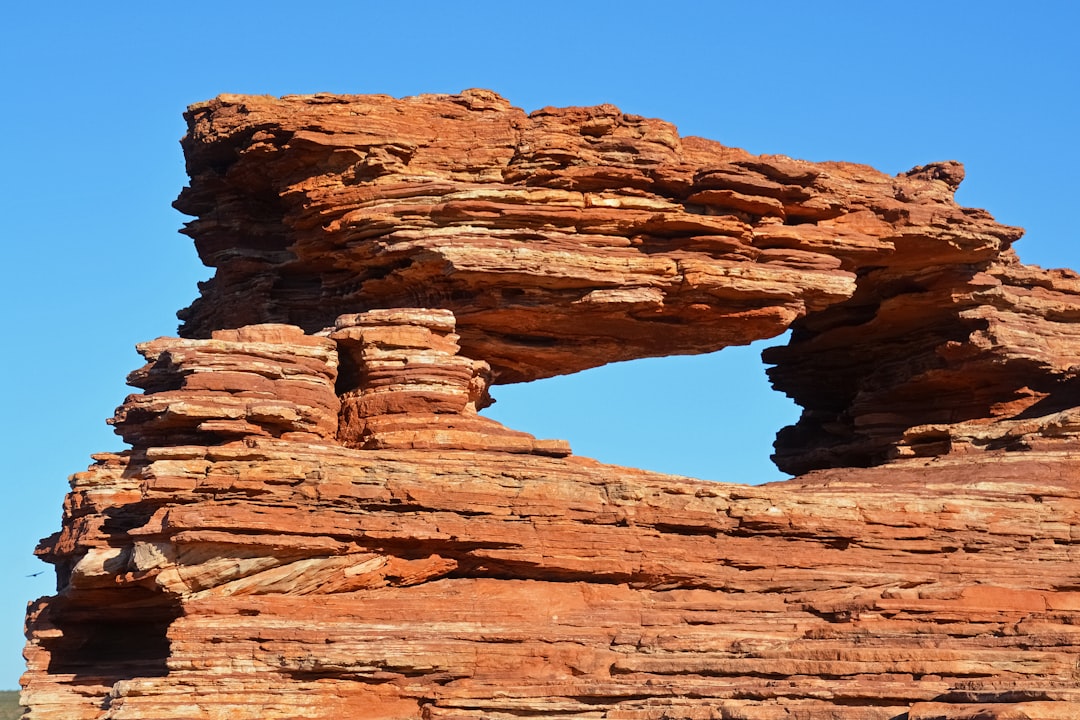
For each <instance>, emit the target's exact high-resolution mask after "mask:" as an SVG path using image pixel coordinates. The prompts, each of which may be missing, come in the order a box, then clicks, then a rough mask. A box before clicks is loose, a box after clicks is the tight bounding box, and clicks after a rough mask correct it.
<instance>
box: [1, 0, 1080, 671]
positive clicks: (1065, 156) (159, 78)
mask: <svg viewBox="0 0 1080 720" xmlns="http://www.w3.org/2000/svg"><path fill="white" fill-rule="evenodd" d="M751 5H753V6H754V7H751ZM1077 7H1080V6H1078V5H1077V4H1076V3H1073V2H1066V1H1064V0H1062V1H1059V2H1038V1H1036V2H1027V3H1017V2H997V1H983V2H974V1H972V2H940V0H937V1H935V2H925V1H922V0H916V1H911V0H909V1H908V2H903V3H871V2H861V1H851V2H812V3H811V2H804V1H803V2H781V1H774V2H761V3H749V2H745V0H741V1H739V2H721V1H714V2H706V1H704V0H703V1H702V2H696V3H695V2H666V3H654V2H637V1H633V0H621V1H603V0H593V1H592V2H580V0H578V1H576V2H536V3H528V4H526V3H513V2H505V0H504V1H503V2H472V3H470V2H421V1H417V0H414V1H413V2H408V3H405V2H362V1H359V0H357V1H355V2H332V1H331V2H318V3H295V2H289V3H286V2H275V1H264V2H247V1H240V0H230V1H229V2H212V3H211V2H204V1H202V0H191V1H189V2H185V3H134V2H111V3H83V2H41V3H33V4H30V3H12V4H11V7H8V8H6V9H5V12H4V15H5V18H4V22H3V23H2V25H0V66H2V67H3V68H4V71H3V84H4V88H3V89H4V92H3V95H2V98H3V99H2V101H0V102H2V103H3V106H2V112H0V163H2V172H0V204H2V205H0V240H2V243H3V245H2V247H3V249H4V260H5V263H4V266H5V267H4V270H5V272H4V282H3V283H2V284H0V288H2V290H0V291H2V293H3V305H2V307H3V328H4V334H5V337H6V339H5V341H4V343H3V348H4V350H3V352H0V362H2V366H0V383H2V384H3V385H2V398H3V410H4V412H3V423H4V426H3V434H2V437H3V440H4V447H3V450H4V458H5V468H6V473H5V474H6V493H5V494H6V502H4V503H3V504H2V507H3V513H4V515H3V518H2V523H0V532H2V533H3V541H2V542H0V547H2V549H3V572H4V590H3V593H2V594H0V600H2V603H0V688H9V687H15V686H16V684H17V681H18V676H19V674H20V672H21V669H22V660H21V657H20V650H21V646H22V642H23V641H22V614H23V609H24V607H25V603H26V602H27V601H28V600H29V599H31V598H34V597H37V596H39V595H45V594H48V593H50V592H51V590H52V583H53V579H52V572H51V570H50V569H49V568H47V567H46V566H45V565H43V564H41V563H40V562H38V561H37V560H35V559H34V558H33V557H32V556H31V551H32V549H33V547H34V545H35V543H36V541H37V540H38V538H40V537H43V536H45V535H48V534H49V533H51V532H53V531H55V530H57V529H58V528H59V522H60V506H61V501H62V497H63V493H64V492H65V491H66V489H67V483H66V478H67V476H68V475H69V474H71V473H73V472H76V471H78V470H81V469H84V468H85V467H86V465H87V464H88V462H89V454H90V453H92V452H96V451H100V450H112V449H119V448H120V447H121V444H120V442H119V440H118V439H117V438H115V437H114V436H113V435H112V433H111V431H110V429H109V428H108V427H106V426H105V424H104V422H103V421H104V418H106V417H108V416H110V415H111V414H112V410H113V408H114V407H115V406H116V405H117V404H119V403H120V402H121V401H122V400H123V398H124V396H125V394H126V393H127V392H128V389H127V388H126V387H125V386H124V382H123V381H124V377H125V375H126V374H127V373H128V372H129V371H130V370H132V369H134V368H135V367H137V366H138V365H139V364H140V360H139V358H138V356H137V355H136V354H135V352H134V350H133V346H134V344H135V343H136V342H139V341H142V340H146V339H150V338H153V337H157V336H160V335H173V334H175V331H176V320H175V317H174V313H175V311H176V310H177V309H179V308H181V307H183V306H185V305H187V304H188V303H189V302H190V300H191V299H192V298H193V297H194V295H195V293H196V289H195V283H196V282H197V281H198V280H201V279H203V278H205V277H206V276H207V271H206V269H205V268H203V267H202V266H201V265H200V264H199V262H198V259H197V257H196V255H195V252H194V249H193V247H192V246H191V244H190V242H189V241H188V240H187V239H186V238H184V237H183V236H180V235H177V234H176V230H177V228H178V227H179V225H180V223H181V222H182V220H183V218H182V217H181V216H180V215H179V213H177V212H175V211H174V210H172V209H171V208H170V203H171V201H172V200H173V198H174V197H175V196H176V194H177V193H178V192H179V190H180V188H181V187H182V186H183V184H184V182H185V174H184V165H183V159H182V156H181V153H180V147H179V145H178V143H177V141H178V139H179V138H180V136H181V135H182V134H183V132H184V124H183V120H182V118H181V113H182V112H183V110H184V108H185V106H186V105H188V104H189V103H192V102H196V101H199V100H203V99H206V98H209V97H212V96H214V95H216V94H218V93H222V92H230V93H265V94H274V95H280V94H287V93H308V92H318V91H329V92H341V93H388V94H391V95H395V96H402V95H413V94H417V93H430V92H457V91H460V90H462V89H463V88H468V87H488V88H492V89H494V90H496V91H498V92H500V93H501V94H503V95H504V96H506V97H507V98H509V99H510V100H511V101H512V102H514V103H515V104H517V105H519V106H522V107H524V108H526V109H535V108H538V107H542V106H544V105H591V104H596V103H605V102H608V103H614V104H616V105H618V106H619V107H621V108H622V109H623V110H625V111H627V112H632V113H637V114H641V115H648V116H654V117H662V118H664V119H666V120H669V121H672V122H674V123H675V124H676V125H677V126H678V127H679V128H680V131H681V132H682V133H683V134H684V135H703V136H706V137H710V138H713V139H716V140H719V141H721V142H724V143H726V144H729V145H735V146H740V147H744V148H747V149H749V150H751V151H753V152H757V153H763V152H770V153H782V154H786V155H791V156H794V157H800V158H806V159H810V160H849V161H855V162H862V163H867V164H870V165H873V166H875V167H877V168H879V169H881V170H884V171H887V172H890V173H896V172H900V171H903V170H907V169H909V168H911V167H912V166H915V165H920V164H924V163H927V162H930V161H934V160H943V159H957V160H961V161H962V162H964V163H965V164H966V166H967V171H968V179H967V180H966V181H965V182H964V184H963V186H962V187H961V190H960V193H959V198H960V200H961V201H962V202H963V203H965V204H967V205H973V206H979V207H985V208H987V209H989V210H990V211H991V212H992V213H993V214H994V215H995V216H996V217H997V218H998V219H999V220H1001V221H1003V222H1007V223H1010V224H1016V225H1022V226H1024V227H1026V228H1027V229H1028V236H1027V237H1026V238H1025V239H1024V240H1022V241H1021V243H1020V245H1019V246H1018V249H1019V251H1020V254H1021V257H1022V258H1024V260H1026V261H1027V262H1035V263H1038V264H1041V265H1044V266H1055V267H1060V266H1065V267H1074V268H1076V267H1080V246H1078V244H1077V242H1076V232H1077V231H1076V224H1075V214H1076V212H1075V211H1076V208H1077V198H1078V196H1080V180H1078V176H1080V152H1078V141H1077V133H1078V130H1080V113H1078V103H1080V101H1078V95H1080V50H1078V48H1080V43H1077V41H1076V37H1075V29H1076V27H1077V26H1078V21H1080V11H1078V10H1077ZM759 351H760V348H754V349H752V350H751V351H750V352H747V351H746V350H745V349H743V350H742V351H739V350H736V349H729V350H725V351H723V352H722V353H720V354H719V355H718V356H710V357H699V358H680V359H668V360H664V361H642V362H639V363H632V364H629V365H624V366H617V367H610V368H605V369H601V370H595V371H590V372H588V373H583V374H581V375H580V376H575V377H573V378H565V379H555V380H550V381H545V382H544V383H538V384H535V385H533V386H517V387H508V388H504V389H501V390H499V389H497V391H496V398H498V399H499V400H500V402H499V404H498V405H497V406H496V409H497V411H498V416H499V417H500V418H501V419H506V420H508V421H509V422H510V424H513V425H514V426H516V427H518V428H521V429H526V430H530V431H533V432H536V433H537V434H539V435H542V436H545V437H551V436H559V437H565V438H569V439H570V440H571V443H572V445H573V447H574V449H575V451H576V452H577V453H578V454H583V455H591V456H594V457H598V458H600V459H602V460H605V461H609V462H613V463H618V464H628V465H639V466H643V467H648V468H651V469H658V470H664V471H669V472H675V473H681V474H690V475H696V476H699V477H705V478H712V479H720V480H727V481H734V482H760V481H764V480H771V479H776V478H778V477H779V475H778V473H777V472H776V471H775V469H774V468H772V466H771V464H770V463H769V461H768V454H769V452H770V446H771V442H772V436H773V433H774V431H775V430H776V429H777V428H779V427H780V426H781V425H783V424H786V423H787V422H789V421H791V420H792V419H793V418H794V417H795V413H796V411H795V410H794V408H793V407H792V406H791V405H790V403H788V402H787V401H786V400H785V399H784V398H783V397H781V396H779V395H778V394H776V393H773V392H772V391H771V390H769V389H768V386H767V384H766V382H765V378H764V371H763V368H762V366H761V363H760V361H759V359H758V357H757V353H758V352H759ZM39 570H46V572H45V573H43V574H41V575H39V576H37V577H27V576H28V575H30V574H31V573H36V572H38V571H39Z"/></svg>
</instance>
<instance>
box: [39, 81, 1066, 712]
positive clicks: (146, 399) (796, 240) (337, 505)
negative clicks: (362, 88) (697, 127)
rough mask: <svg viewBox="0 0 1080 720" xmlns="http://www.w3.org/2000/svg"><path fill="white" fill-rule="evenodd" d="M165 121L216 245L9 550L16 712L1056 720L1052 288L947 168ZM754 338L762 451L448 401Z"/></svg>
mask: <svg viewBox="0 0 1080 720" xmlns="http://www.w3.org/2000/svg"><path fill="white" fill-rule="evenodd" d="M188 116H189V122H190V131H189V135H188V137H187V138H186V139H185V150H186V152H187V154H188V161H189V170H190V172H191V175H192V185H191V188H189V189H188V190H186V191H185V192H184V195H183V196H182V198H181V200H180V201H179V205H180V207H182V208H184V209H185V210H187V211H190V212H192V213H194V214H196V215H198V219H197V220H195V221H194V222H193V223H192V224H191V226H190V228H189V232H190V234H192V236H193V237H194V238H195V239H196V245H197V247H198V248H199V252H200V254H201V255H202V257H203V258H204V260H206V261H207V263H208V264H211V265H213V266H215V267H217V275H216V277H215V280H214V281H213V282H211V283H210V284H208V285H207V286H206V288H205V290H204V295H203V297H202V298H200V299H199V300H197V301H196V303H195V304H194V305H193V306H192V307H191V308H190V309H189V310H187V311H185V319H186V323H185V327H184V334H185V335H186V336H187V337H186V338H184V339H173V338H160V339H158V340H155V341H152V342H150V343H145V344H143V345H141V346H140V352H141V353H142V354H143V356H144V357H145V358H146V359H147V365H146V366H145V367H143V368H141V369H140V370H137V371H135V372H134V373H132V374H131V376H130V377H129V381H130V382H131V384H133V385H135V386H136V387H139V388H141V389H142V390H143V393H142V394H141V395H132V396H130V397H129V398H128V399H127V400H125V402H124V404H123V405H122V406H121V407H120V408H119V409H118V410H117V413H116V416H115V417H114V419H113V424H114V425H115V427H116V430H117V432H118V433H120V434H121V435H122V436H123V437H124V439H125V440H127V441H128V442H129V443H131V445H132V448H131V450H129V451H126V452H123V453H105V454H101V455H97V456H94V459H95V464H94V465H92V466H91V467H90V468H89V469H88V470H87V471H85V472H82V473H77V474H76V475H74V476H72V479H71V484H72V490H71V493H70V494H69V495H68V497H67V499H66V501H65V506H64V518H63V524H62V528H61V530H60V531H59V532H58V533H57V534H55V535H53V536H51V537H49V538H46V539H45V540H43V541H42V543H41V545H40V546H39V550H38V553H39V555H40V556H41V557H42V558H43V559H45V560H47V561H48V562H51V563H53V564H54V565H55V566H56V569H57V577H58V590H57V593H56V595H54V596H51V597H47V598H42V599H40V600H38V601H36V602H35V603H33V604H32V605H31V607H30V611H29V613H28V617H27V634H28V644H27V649H26V657H27V663H28V672H27V674H26V675H25V676H24V678H23V683H24V694H23V701H24V703H25V704H26V705H27V706H28V707H29V708H30V710H29V715H28V717H29V718H30V719H31V720H34V719H39V720H45V719H53V718H57V719H58V718H63V719H64V720H82V719H86V720H90V719H93V720H106V719H110V720H125V719H128V718H139V719H143V720H145V719H157V720H190V719H192V718H205V719H218V718H230V719H238V718H253V719H254V718H259V719H260V720H261V719H264V718H293V717H306V718H327V719H330V718H335V719H336V718H343V717H348V718H371V719H375V718H386V719H390V718H395V719H401V718H416V719H418V720H419V719H421V718H424V719H427V720H436V719H437V720H448V719H451V718H470V719H476V718H485V719H487V720H499V719H504V718H509V717H521V716H525V715H528V716H534V717H552V718H578V719H580V720H584V719H585V718H613V719H614V718H638V719H654V720H659V719H661V718H714V719H724V720H737V719H738V720H781V719H783V720H898V719H899V718H907V719H908V720H976V719H978V720H1006V719H1010V720H1011V719H1014V718H1028V719H1031V718H1040V719H1044V720H1061V719H1063V718H1075V717H1080V679H1078V678H1080V676H1078V671H1077V668H1078V667H1080V630H1077V628H1080V571H1078V570H1077V565H1076V562H1075V557H1074V555H1075V553H1074V552H1073V550H1072V548H1073V547H1076V545H1077V543H1078V542H1080V531H1078V530H1077V527H1080V452H1077V450H1078V448H1077V442H1078V434H1080V410H1078V408H1077V405H1078V404H1080V403H1078V402H1077V399H1076V398H1077V395H1076V393H1075V392H1074V391H1075V387H1076V382H1078V381H1077V379H1076V376H1075V372H1076V370H1075V368H1076V363H1075V362H1074V358H1075V357H1076V356H1077V355H1078V353H1077V350H1078V349H1080V348H1076V347H1074V345H1076V344H1077V342H1078V341H1077V340H1076V337H1077V333H1076V331H1075V328H1074V326H1075V323H1076V320H1077V318H1080V303H1078V300H1077V297H1078V293H1080V279H1078V277H1077V276H1076V275H1075V274H1073V273H1071V272H1069V271H1044V270H1041V269H1039V268H1034V267H1030V266H1024V265H1022V264H1020V263H1019V262H1018V261H1017V260H1016V258H1015V256H1013V255H1012V254H1011V251H1009V249H1008V245H1009V243H1010V242H1011V241H1012V240H1015V239H1016V237H1018V234H1019V233H1018V231H1016V230H1015V229H1012V228H1005V227H1003V226H1000V225H998V224H996V223H995V222H993V220H992V219H991V218H990V217H989V215H987V214H986V213H984V212H983V211H977V210H970V209H966V208H960V207H958V206H957V205H956V204H955V203H954V201H953V199H952V193H953V191H955V189H956V187H957V185H958V184H959V182H960V180H961V179H962V177H963V169H962V167H960V166H959V164H957V163H938V164H934V165H929V166H924V167H921V168H916V169H914V170H912V171H911V172H909V173H906V174H904V175H902V176H900V177H897V178H889V177H886V176H884V175H881V174H880V173H877V172H876V171H873V170H871V169H869V168H865V167H861V166H855V165H844V164H833V163H829V164H817V165H815V164H811V163H805V162H800V161H795V160H791V159H788V158H782V157H753V156H750V155H749V154H747V153H745V152H743V151H740V150H735V149H731V148H724V147H722V146H720V145H717V144H715V143H712V142H710V141H706V140H701V139H698V138H679V136H678V134H677V133H676V132H675V130H674V128H672V127H671V126H670V125H668V124H667V123H663V122H660V121H656V120H647V119H643V118H639V117H634V116H627V115H624V114H622V113H620V112H619V111H618V110H617V109H615V108H613V107H611V106H601V107H597V108H568V109H552V108H546V109H544V110H541V111H537V112H536V113H533V114H532V115H529V116H526V115H525V114H524V113H522V112H521V111H519V110H517V109H515V108H512V107H511V106H510V105H509V104H508V103H507V102H506V101H505V100H503V99H502V98H500V97H498V96H497V95H495V94H494V93H490V92H488V91H479V90H473V91H466V92H464V93H462V94H461V95H458V96H452V97H447V96H424V97H419V98H408V99H405V100H393V99H390V98H385V97H343V98H337V97H331V96H310V97H294V98H285V99H281V100H277V99H272V98H249V97H238V96H230V97H222V98H218V99H217V100H214V101H211V102H210V103H205V104H202V105H198V106H194V107H193V108H192V109H191V110H190V111H189V114H188ZM284 323H288V324H284ZM788 326H792V327H793V335H792V341H791V343H790V345H788V346H787V347H784V348H776V349H773V350H772V351H770V353H769V358H770V359H771V360H772V361H773V362H774V363H775V364H776V367H774V368H773V370H772V371H771V375H772V378H773V381H774V383H775V384H776V385H777V387H779V388H780V389H783V390H784V391H785V392H788V393H789V394H790V395H792V396H793V397H795V398H796V399H797V400H798V401H799V402H800V403H801V404H802V405H803V406H804V408H805V412H804V414H803V417H802V418H801V420H800V421H799V423H798V424H797V425H796V426H795V427H794V428H789V429H786V430H785V431H783V432H782V433H781V436H780V439H779V441H778V444H777V456H776V457H777V460H778V462H779V463H780V464H781V465H782V466H783V467H787V468H791V469H794V470H798V471H802V470H809V471H810V472H808V473H807V474H805V475H803V476H801V477H798V478H796V479H794V480H791V481H789V482H785V483H775V484H771V485H765V486H760V487H745V486H737V485H730V484H721V483H710V482H702V481H698V480H692V479H687V478H677V477H671V476H665V475H659V474H655V473H648V472H644V471H640V470H634V469H629V468H618V467H612V466H607V465H602V464H600V463H597V462H595V461H591V460H588V459H584V458H577V457H573V456H570V455H569V448H568V447H567V446H566V444H565V443H562V442H561V441H544V440H537V439H535V438H533V437H532V436H530V435H527V434H525V433H521V432H517V431H514V430H511V429H509V428H505V427H503V426H501V425H499V424H498V423H496V422H494V421H492V420H490V419H488V418H484V417H481V416H480V415H478V414H477V411H478V410H479V409H480V408H482V407H483V406H484V405H485V404H487V403H488V402H489V401H490V398H489V397H488V384H489V383H490V382H492V381H494V382H510V381H515V380H522V379H529V378H534V377H541V376H544V375H551V374H558V373H564V372H572V371H575V370H578V369H582V368H585V367H590V366H593V365H597V364H602V363H604V362H609V361H612V360H618V359H626V358H629V357H641V356H646V355H663V354H668V353H675V352H704V351H708V350H713V349H717V348H720V347H723V346H725V345H729V344H737V343H742V342H748V341H749V340H752V339H757V338H761V337H767V336H771V335H775V334H777V333H779V332H782V331H783V330H784V329H786V328H787V327H788ZM861 466H867V467H861Z"/></svg>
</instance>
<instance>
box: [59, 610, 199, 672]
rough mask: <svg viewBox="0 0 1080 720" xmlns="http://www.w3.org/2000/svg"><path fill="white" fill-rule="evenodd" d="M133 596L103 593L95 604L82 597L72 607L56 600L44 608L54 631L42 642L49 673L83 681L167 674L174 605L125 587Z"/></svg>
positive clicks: (176, 612)
mask: <svg viewBox="0 0 1080 720" xmlns="http://www.w3.org/2000/svg"><path fill="white" fill-rule="evenodd" d="M127 594H128V595H132V594H134V595H136V596H137V597H134V598H132V597H123V598H115V597H113V596H114V595H116V593H108V591H106V592H105V599H104V600H97V599H96V598H95V599H94V600H95V601H96V602H100V603H101V604H94V602H88V601H85V600H84V601H83V603H82V604H80V605H78V606H75V605H72V604H70V603H65V602H64V601H57V602H56V604H55V605H54V606H53V607H52V608H50V614H51V615H52V616H53V622H54V623H55V625H56V628H57V629H58V630H59V633H58V634H57V635H56V637H54V638H48V639H45V640H43V642H42V645H43V646H44V647H45V648H46V649H47V650H48V651H49V653H50V656H51V660H50V662H49V672H50V673H63V674H66V673H70V674H72V675H74V676H75V677H76V679H78V678H84V679H85V680H86V681H88V682H99V681H102V682H105V684H109V685H111V684H112V683H114V682H116V681H117V680H126V679H131V678H136V677H160V676H163V675H166V674H167V673H168V667H167V665H166V663H167V661H168V658H169V655H170V643H169V639H168V635H167V633H168V630H169V625H171V624H172V622H173V621H174V620H175V619H176V618H177V617H179V616H180V607H179V605H178V604H177V603H176V602H175V601H173V600H170V599H166V598H163V597H162V596H161V595H160V594H157V593H150V592H146V593H145V594H142V593H138V592H135V591H130V590H129V591H128V592H127Z"/></svg>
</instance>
